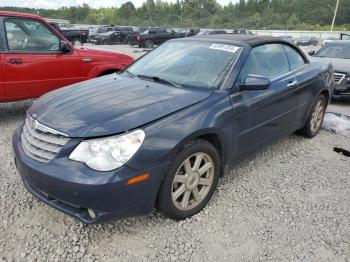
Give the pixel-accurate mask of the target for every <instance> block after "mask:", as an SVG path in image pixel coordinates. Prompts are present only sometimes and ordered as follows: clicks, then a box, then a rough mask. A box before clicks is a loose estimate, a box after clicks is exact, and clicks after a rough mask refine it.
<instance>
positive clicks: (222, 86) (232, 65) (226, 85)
mask: <svg viewBox="0 0 350 262" xmlns="http://www.w3.org/2000/svg"><path fill="white" fill-rule="evenodd" d="M187 41H191V42H206V43H213V44H214V43H215V44H226V45H234V46H237V47H239V49H238V51H237V52H236V53H235V54H234V56H233V58H232V60H231V61H230V63H229V64H228V65H227V70H226V74H225V75H224V76H223V77H222V79H220V84H219V85H218V86H217V87H215V88H214V87H213V88H203V87H199V86H198V87H197V86H191V85H182V88H185V89H186V88H195V89H206V90H222V89H227V88H231V87H232V85H231V84H229V82H230V79H231V78H232V76H231V75H232V73H233V71H234V70H235V67H236V64H237V61H238V60H239V58H240V57H241V55H242V53H243V50H245V45H244V44H243V43H241V42H239V41H231V40H223V39H215V38H213V39H205V38H203V39H201V38H195V37H189V38H180V39H171V40H168V41H166V42H165V43H163V44H160V45H159V46H157V47H155V48H153V49H152V50H151V51H149V52H148V53H146V54H144V55H143V56H141V57H139V58H137V59H136V60H134V62H132V63H131V64H129V65H128V66H127V67H126V68H125V69H124V70H123V71H121V72H120V73H119V74H120V75H123V74H124V73H126V74H128V75H129V77H130V73H127V72H128V71H129V68H130V67H131V66H133V65H134V64H135V63H137V62H139V61H140V60H142V59H144V58H145V57H146V56H148V55H149V54H151V53H152V52H154V51H155V50H157V49H158V48H159V47H161V46H162V45H164V44H166V43H170V42H187ZM134 77H137V76H134Z"/></svg>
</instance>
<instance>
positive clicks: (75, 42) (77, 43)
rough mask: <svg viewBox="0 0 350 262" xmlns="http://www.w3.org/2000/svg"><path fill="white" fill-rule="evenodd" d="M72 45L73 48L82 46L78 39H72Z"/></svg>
mask: <svg viewBox="0 0 350 262" xmlns="http://www.w3.org/2000/svg"><path fill="white" fill-rule="evenodd" d="M72 44H73V45H74V46H83V43H82V42H81V41H80V39H79V38H74V39H73V40H72Z"/></svg>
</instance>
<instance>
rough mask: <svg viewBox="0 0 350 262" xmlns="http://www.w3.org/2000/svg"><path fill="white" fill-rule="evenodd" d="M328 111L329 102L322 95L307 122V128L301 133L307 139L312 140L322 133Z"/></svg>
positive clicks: (300, 131)
mask: <svg viewBox="0 0 350 262" xmlns="http://www.w3.org/2000/svg"><path fill="white" fill-rule="evenodd" d="M326 109H327V100H326V98H325V96H324V95H320V96H319V97H318V98H317V100H316V102H315V104H314V105H313V107H312V109H311V112H310V114H309V116H308V118H307V120H306V123H305V126H304V127H303V128H302V129H301V130H299V133H300V134H301V135H303V136H305V137H309V138H312V137H314V136H315V135H317V133H318V132H319V131H320V129H321V126H322V123H323V118H324V115H325V113H326Z"/></svg>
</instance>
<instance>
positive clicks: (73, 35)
mask: <svg viewBox="0 0 350 262" xmlns="http://www.w3.org/2000/svg"><path fill="white" fill-rule="evenodd" d="M50 25H51V26H52V27H53V28H55V29H56V30H58V31H60V32H61V33H62V34H63V35H64V37H65V38H66V39H67V40H68V41H69V42H71V43H72V44H73V45H75V46H82V45H83V44H84V43H86V42H88V39H89V30H83V29H60V26H59V24H58V23H54V22H50Z"/></svg>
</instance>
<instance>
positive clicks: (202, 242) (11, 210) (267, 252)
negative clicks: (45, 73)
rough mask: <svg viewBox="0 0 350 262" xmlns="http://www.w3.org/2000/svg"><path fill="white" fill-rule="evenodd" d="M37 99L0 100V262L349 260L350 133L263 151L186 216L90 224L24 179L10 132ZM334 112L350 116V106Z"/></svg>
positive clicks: (339, 106)
mask: <svg viewBox="0 0 350 262" xmlns="http://www.w3.org/2000/svg"><path fill="white" fill-rule="evenodd" d="M30 105H31V101H23V102H16V103H4V104H0V126H1V133H0V213H1V216H0V261H1V259H3V260H5V261H6V260H9V261H12V260H13V261H100V260H107V261H111V260H112V261H268V260H269V261H348V262H349V261H350V177H349V174H350V159H349V158H347V157H345V156H342V155H339V154H337V153H334V152H333V151H332V148H333V147H334V146H340V147H343V148H347V149H350V140H349V139H347V138H345V137H343V136H341V135H335V134H331V133H328V132H326V131H322V132H321V133H320V134H319V135H318V136H317V137H316V138H314V139H305V138H301V137H299V136H296V135H292V136H289V137H288V138H285V139H282V140H280V141H279V142H278V143H276V144H274V145H272V146H269V147H267V148H264V149H262V150H260V151H258V152H257V153H256V154H254V155H252V156H251V157H250V158H249V159H246V160H245V161H243V162H241V163H240V164H238V165H236V166H234V167H233V168H232V169H231V170H229V171H228V172H226V174H225V175H224V176H223V177H222V179H221V180H220V182H219V188H218V190H217V191H216V193H215V194H214V197H213V198H212V200H211V201H210V202H209V205H208V206H207V207H206V208H205V209H204V210H203V211H202V212H201V213H199V214H198V215H196V216H194V217H192V218H190V219H187V220H185V221H181V222H175V221H172V220H169V219H166V218H164V217H163V216H162V215H160V214H159V213H157V212H153V213H152V214H150V215H149V216H145V217H136V218H130V219H126V220H122V221H113V222H110V223H108V224H102V225H89V226H87V225H83V224H81V223H80V222H78V221H77V220H75V219H73V218H70V217H69V216H67V215H64V214H62V213H60V212H59V211H56V210H54V209H53V208H51V207H48V206H46V205H45V204H43V203H41V202H39V201H37V200H36V199H35V198H34V197H32V196H31V195H30V193H27V192H26V190H25V189H24V187H23V186H22V183H21V181H20V178H19V175H18V173H17V171H16V170H15V166H14V163H13V159H12V153H11V150H12V149H11V137H12V133H13V131H14V130H15V128H16V127H17V126H18V125H19V124H20V123H21V121H23V119H24V116H25V111H26V109H27V108H28V107H29V106H30ZM329 111H336V112H343V113H345V114H348V115H350V103H337V104H334V105H331V106H330V108H329Z"/></svg>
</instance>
